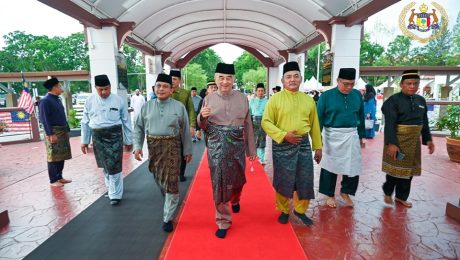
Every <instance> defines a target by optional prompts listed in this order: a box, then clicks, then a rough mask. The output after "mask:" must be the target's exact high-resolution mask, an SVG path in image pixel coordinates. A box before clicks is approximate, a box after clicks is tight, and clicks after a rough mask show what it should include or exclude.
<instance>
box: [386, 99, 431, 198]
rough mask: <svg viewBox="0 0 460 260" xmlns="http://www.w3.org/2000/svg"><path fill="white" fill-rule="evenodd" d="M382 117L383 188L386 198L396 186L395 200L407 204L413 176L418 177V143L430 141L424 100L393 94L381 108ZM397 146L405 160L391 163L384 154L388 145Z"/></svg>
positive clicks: (419, 170) (419, 158)
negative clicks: (383, 117) (383, 138)
mask: <svg viewBox="0 0 460 260" xmlns="http://www.w3.org/2000/svg"><path fill="white" fill-rule="evenodd" d="M382 112H383V114H384V116H385V146H384V150H383V161H382V171H383V172H385V173H386V174H387V175H386V183H385V184H384V185H383V191H384V193H385V195H387V196H391V195H392V193H393V191H394V189H395V187H396V198H398V199H401V200H403V201H406V200H407V198H408V197H409V193H410V186H411V181H412V177H413V176H420V174H421V144H420V134H421V135H422V143H423V144H424V145H426V144H427V142H428V141H431V133H430V128H429V126H428V117H427V107H426V101H425V99H424V98H423V97H422V96H419V95H413V96H408V95H405V94H403V93H402V92H400V93H397V94H394V95H393V96H391V97H390V98H388V99H387V100H386V101H385V102H384V103H383V105H382ZM388 144H394V145H396V146H398V147H399V149H400V152H402V153H403V154H404V155H405V157H404V159H402V160H394V159H393V158H391V157H390V156H388V155H387V153H386V152H387V145H388Z"/></svg>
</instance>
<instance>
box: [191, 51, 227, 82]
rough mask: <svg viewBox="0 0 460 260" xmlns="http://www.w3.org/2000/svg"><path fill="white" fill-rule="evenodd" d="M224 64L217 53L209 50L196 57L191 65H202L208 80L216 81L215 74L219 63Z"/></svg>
mask: <svg viewBox="0 0 460 260" xmlns="http://www.w3.org/2000/svg"><path fill="white" fill-rule="evenodd" d="M219 62H222V58H221V57H220V56H219V55H217V53H216V52H215V51H214V50H213V49H210V48H207V49H205V50H203V51H202V52H200V53H199V54H198V55H196V56H195V57H194V58H193V59H192V60H191V61H190V62H189V64H192V63H196V64H200V65H201V68H202V69H203V71H204V73H205V75H206V80H207V81H213V80H214V72H215V71H216V65H217V63H219Z"/></svg>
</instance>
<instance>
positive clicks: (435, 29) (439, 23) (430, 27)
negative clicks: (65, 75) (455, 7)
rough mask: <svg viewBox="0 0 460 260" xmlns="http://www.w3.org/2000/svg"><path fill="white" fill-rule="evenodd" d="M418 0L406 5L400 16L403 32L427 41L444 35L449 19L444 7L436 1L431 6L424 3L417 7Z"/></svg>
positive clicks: (416, 38) (423, 41)
mask: <svg viewBox="0 0 460 260" xmlns="http://www.w3.org/2000/svg"><path fill="white" fill-rule="evenodd" d="M416 7H417V6H416V2H411V3H409V4H408V5H406V6H405V7H404V8H403V10H402V12H401V14H400V16H399V27H400V28H401V30H402V32H403V33H404V34H405V35H406V36H409V37H410V38H412V39H414V40H418V41H419V42H421V43H426V42H428V41H430V40H432V39H435V38H438V37H439V36H441V35H443V34H444V33H445V32H446V30H447V24H448V22H449V19H448V17H447V13H446V11H445V10H444V8H443V7H442V6H441V5H439V4H438V3H436V2H432V3H431V6H428V5H427V4H425V3H423V4H421V5H420V6H418V11H420V12H417V9H416Z"/></svg>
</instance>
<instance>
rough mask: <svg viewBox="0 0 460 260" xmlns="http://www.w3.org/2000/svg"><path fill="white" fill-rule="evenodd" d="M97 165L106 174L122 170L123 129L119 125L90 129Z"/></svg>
mask: <svg viewBox="0 0 460 260" xmlns="http://www.w3.org/2000/svg"><path fill="white" fill-rule="evenodd" d="M91 133H92V138H93V148H94V155H95V157H96V162H97V167H99V168H103V169H104V171H105V172H106V173H108V174H111V175H112V174H117V173H120V172H121V171H122V162H123V160H122V159H123V130H122V127H121V125H115V126H111V127H107V128H93V129H91Z"/></svg>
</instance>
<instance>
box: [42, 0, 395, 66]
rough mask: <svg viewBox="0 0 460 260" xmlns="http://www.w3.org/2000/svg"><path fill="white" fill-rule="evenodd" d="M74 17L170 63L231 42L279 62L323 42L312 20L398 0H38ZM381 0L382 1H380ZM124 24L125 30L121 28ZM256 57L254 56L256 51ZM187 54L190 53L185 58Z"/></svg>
mask: <svg viewBox="0 0 460 260" xmlns="http://www.w3.org/2000/svg"><path fill="white" fill-rule="evenodd" d="M39 1H40V2H43V3H45V4H47V5H49V6H51V7H53V8H55V9H58V10H60V11H61V12H64V13H66V14H68V15H70V16H72V17H74V18H76V19H78V20H80V21H81V22H82V23H83V24H84V25H86V26H91V27H98V26H99V27H100V26H101V23H100V22H99V23H98V22H97V20H98V19H99V21H101V20H103V21H105V22H107V21H111V22H112V23H114V24H117V25H120V24H124V26H125V31H126V35H125V36H124V37H123V40H125V41H127V42H128V43H130V44H131V45H133V46H135V47H136V46H137V47H139V48H140V49H144V50H149V49H150V50H152V51H153V52H154V53H155V54H158V53H160V54H167V55H166V57H167V59H168V61H169V63H171V64H177V63H178V62H180V60H181V59H183V58H184V57H187V54H189V56H191V55H190V54H192V55H193V56H194V55H196V54H197V53H194V52H193V51H195V52H196V50H202V49H204V48H206V47H209V46H212V45H214V44H218V43H231V44H234V45H237V46H241V47H244V48H245V49H247V50H251V51H252V53H253V54H256V53H254V52H257V53H258V54H259V57H258V58H259V59H264V58H265V59H266V60H268V61H270V62H273V63H274V64H278V63H280V62H283V61H284V60H285V59H286V55H287V54H286V53H287V52H292V51H294V52H300V51H305V49H306V48H308V46H309V44H310V45H311V44H317V43H319V42H321V41H323V40H324V38H323V36H321V35H319V33H318V31H317V27H318V26H317V24H316V23H315V21H328V22H331V21H332V20H333V19H334V18H336V17H348V20H345V24H346V25H353V24H358V23H362V22H363V21H364V20H366V19H367V17H368V16H370V15H372V14H374V13H376V12H378V11H380V10H382V9H384V8H386V7H387V6H390V5H392V4H393V3H395V2H398V1H397V0H386V1H382V0H270V1H262V0H188V1H187V0H185V1H184V0H39ZM382 2H383V3H382ZM126 28H128V29H127V30H126ZM256 56H257V55H256ZM189 58H190V57H189Z"/></svg>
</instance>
